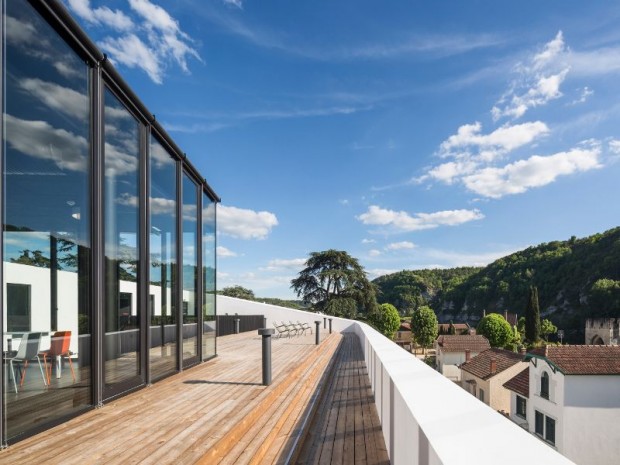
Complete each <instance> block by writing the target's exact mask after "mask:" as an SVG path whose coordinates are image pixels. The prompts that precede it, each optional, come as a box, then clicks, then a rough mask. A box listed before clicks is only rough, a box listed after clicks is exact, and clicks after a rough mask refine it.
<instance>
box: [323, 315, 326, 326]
mask: <svg viewBox="0 0 620 465" xmlns="http://www.w3.org/2000/svg"><path fill="white" fill-rule="evenodd" d="M325 328H327V317H325V316H324V317H323V329H325Z"/></svg>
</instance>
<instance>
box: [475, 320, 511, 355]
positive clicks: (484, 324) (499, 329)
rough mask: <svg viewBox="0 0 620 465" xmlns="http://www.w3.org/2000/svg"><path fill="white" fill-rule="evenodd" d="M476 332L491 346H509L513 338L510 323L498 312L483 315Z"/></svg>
mask: <svg viewBox="0 0 620 465" xmlns="http://www.w3.org/2000/svg"><path fill="white" fill-rule="evenodd" d="M476 334H480V335H482V336H484V337H486V338H487V339H488V340H489V344H491V347H511V346H512V343H513V339H514V331H513V329H512V328H511V326H510V323H508V322H507V321H506V320H505V319H504V317H503V316H502V315H500V314H498V313H489V314H488V315H486V316H485V317H483V318H482V319H481V320H480V323H478V327H477V328H476Z"/></svg>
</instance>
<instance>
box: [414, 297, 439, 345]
mask: <svg viewBox="0 0 620 465" xmlns="http://www.w3.org/2000/svg"><path fill="white" fill-rule="evenodd" d="M438 331H439V327H438V326H437V316H436V315H435V312H434V311H433V310H432V309H431V308H430V307H427V306H426V305H424V306H422V307H420V308H418V309H417V310H416V311H415V312H413V315H411V334H412V338H413V340H414V341H415V342H416V343H417V344H420V345H421V346H422V347H428V346H430V345H431V344H432V343H433V342H434V341H435V339H437V333H438Z"/></svg>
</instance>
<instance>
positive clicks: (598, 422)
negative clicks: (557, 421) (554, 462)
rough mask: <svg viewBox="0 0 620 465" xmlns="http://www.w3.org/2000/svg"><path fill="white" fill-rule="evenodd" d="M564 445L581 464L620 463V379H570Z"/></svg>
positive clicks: (568, 377)
mask: <svg viewBox="0 0 620 465" xmlns="http://www.w3.org/2000/svg"><path fill="white" fill-rule="evenodd" d="M564 384H565V386H564V438H565V441H564V445H563V449H562V450H561V452H562V453H563V454H564V455H566V456H567V457H568V458H570V459H571V460H573V461H574V462H575V463H578V464H580V465H607V464H609V465H612V464H617V463H620V376H566V377H565V383H564Z"/></svg>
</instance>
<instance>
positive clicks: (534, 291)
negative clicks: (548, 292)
mask: <svg viewBox="0 0 620 465" xmlns="http://www.w3.org/2000/svg"><path fill="white" fill-rule="evenodd" d="M525 338H526V339H527V340H528V341H529V342H531V343H535V342H537V341H538V340H539V339H540V307H539V306H538V288H536V287H535V286H530V295H529V298H528V299H527V308H526V309H525Z"/></svg>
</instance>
